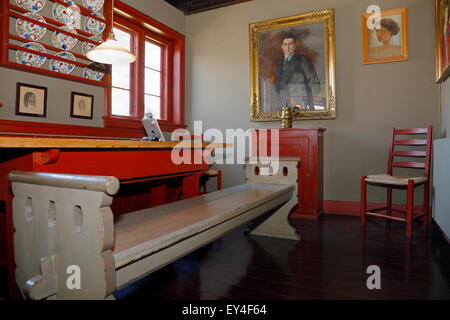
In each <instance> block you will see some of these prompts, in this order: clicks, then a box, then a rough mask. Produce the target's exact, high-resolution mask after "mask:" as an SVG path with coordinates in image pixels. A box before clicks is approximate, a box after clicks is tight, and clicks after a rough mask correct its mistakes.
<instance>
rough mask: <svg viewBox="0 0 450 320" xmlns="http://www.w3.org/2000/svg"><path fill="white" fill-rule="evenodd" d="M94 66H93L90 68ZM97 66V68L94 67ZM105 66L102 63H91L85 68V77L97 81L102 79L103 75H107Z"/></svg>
mask: <svg viewBox="0 0 450 320" xmlns="http://www.w3.org/2000/svg"><path fill="white" fill-rule="evenodd" d="M89 67H92V68H89ZM94 67H95V69H93V68H94ZM100 70H103V71H100ZM104 70H105V66H104V65H103V64H101V63H96V62H94V63H91V64H89V66H88V67H86V68H84V69H83V77H84V78H86V79H91V80H95V81H100V80H102V78H103V76H104V75H105V72H104Z"/></svg>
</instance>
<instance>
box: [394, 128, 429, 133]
mask: <svg viewBox="0 0 450 320" xmlns="http://www.w3.org/2000/svg"><path fill="white" fill-rule="evenodd" d="M427 132H428V128H412V129H398V130H395V134H427Z"/></svg>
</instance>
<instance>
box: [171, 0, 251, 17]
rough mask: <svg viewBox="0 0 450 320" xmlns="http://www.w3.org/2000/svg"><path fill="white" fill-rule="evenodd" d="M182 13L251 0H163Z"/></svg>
mask: <svg viewBox="0 0 450 320" xmlns="http://www.w3.org/2000/svg"><path fill="white" fill-rule="evenodd" d="M165 1H166V2H167V3H170V4H171V5H173V6H174V7H175V8H178V9H180V10H181V11H183V12H184V14H186V15H189V14H193V13H198V12H202V11H206V10H211V9H216V8H221V7H225V6H230V5H232V4H237V3H242V2H247V1H251V0H165Z"/></svg>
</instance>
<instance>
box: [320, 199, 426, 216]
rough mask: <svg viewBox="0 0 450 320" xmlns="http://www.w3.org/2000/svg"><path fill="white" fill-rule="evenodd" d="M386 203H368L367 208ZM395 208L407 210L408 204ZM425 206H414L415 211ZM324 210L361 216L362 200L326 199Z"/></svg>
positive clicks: (397, 205) (331, 212) (395, 205)
mask: <svg viewBox="0 0 450 320" xmlns="http://www.w3.org/2000/svg"><path fill="white" fill-rule="evenodd" d="M385 205H386V204H384V203H368V204H367V208H368V209H369V210H370V209H373V208H379V207H383V206H385ZM392 208H393V209H396V210H406V205H399V204H393V205H392ZM422 208H423V206H414V211H416V210H417V211H421V210H422ZM431 210H432V207H431V206H430V217H431V214H432V211H431ZM323 212H324V213H325V214H340V215H349V216H359V215H360V202H356V201H335V200H324V201H323Z"/></svg>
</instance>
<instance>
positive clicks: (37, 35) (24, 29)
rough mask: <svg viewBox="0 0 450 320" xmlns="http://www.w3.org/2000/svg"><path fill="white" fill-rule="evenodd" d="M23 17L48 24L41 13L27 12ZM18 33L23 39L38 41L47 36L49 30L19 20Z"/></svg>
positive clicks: (17, 22)
mask: <svg viewBox="0 0 450 320" xmlns="http://www.w3.org/2000/svg"><path fill="white" fill-rule="evenodd" d="M23 16H24V17H27V18H30V19H34V20H36V21H39V22H42V23H46V21H45V19H44V18H43V17H42V16H41V15H40V14H39V13H36V12H27V13H24V14H23ZM16 32H17V34H18V35H19V36H21V37H22V38H25V39H28V40H32V41H38V40H41V39H42V38H43V37H44V36H45V33H46V32H47V28H46V27H42V26H40V25H37V24H35V23H33V22H29V21H25V20H23V19H17V21H16Z"/></svg>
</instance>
